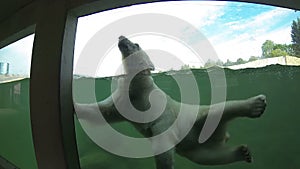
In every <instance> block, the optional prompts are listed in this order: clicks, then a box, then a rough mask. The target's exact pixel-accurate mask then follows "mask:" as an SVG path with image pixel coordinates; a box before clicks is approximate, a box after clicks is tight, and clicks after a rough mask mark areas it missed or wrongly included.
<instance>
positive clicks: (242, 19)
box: [0, 1, 300, 76]
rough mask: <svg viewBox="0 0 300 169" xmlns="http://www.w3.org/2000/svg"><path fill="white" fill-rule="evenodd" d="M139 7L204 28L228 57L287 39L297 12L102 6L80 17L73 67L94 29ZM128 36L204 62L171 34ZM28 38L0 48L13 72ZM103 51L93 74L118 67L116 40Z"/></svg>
mask: <svg viewBox="0 0 300 169" xmlns="http://www.w3.org/2000/svg"><path fill="white" fill-rule="evenodd" d="M143 13H157V14H167V15H171V16H175V17H177V18H180V19H182V20H184V21H186V22H188V23H190V24H192V25H193V26H194V27H196V28H197V29H198V30H199V31H200V32H201V33H203V34H204V36H205V37H206V38H207V39H208V40H209V42H210V44H211V45H212V46H213V48H214V50H215V52H216V53H217V56H218V58H219V59H221V60H222V61H224V62H225V61H226V60H227V59H229V60H231V61H235V60H237V59H238V58H243V59H245V60H247V59H248V58H249V57H250V56H260V55H261V45H262V43H263V42H264V41H266V40H272V41H274V42H275V43H291V37H290V31H291V23H292V21H293V20H295V19H296V18H297V17H300V12H295V11H294V10H289V9H285V8H277V7H273V6H267V5H257V4H250V3H239V2H196V1H192V2H184V1H178V2H161V3H151V4H144V5H134V6H131V7H126V8H120V9H116V10H111V11H105V12H101V13H98V14H94V15H90V16H86V17H82V18H79V22H78V29H77V35H76V44H75V56H74V57H75V67H76V62H77V60H78V58H79V57H80V54H81V52H82V50H83V49H84V47H85V45H86V44H87V43H88V42H89V40H90V39H91V38H92V37H93V36H94V35H95V34H96V33H97V32H98V31H99V30H101V29H103V28H104V27H105V26H107V25H109V24H111V23H114V22H116V21H117V20H119V19H121V18H123V17H128V16H131V15H135V14H143ZM149 22H151V21H149ZM129 27H130V25H129ZM120 34H121V33H120ZM193 38H195V39H196V38H197V36H194V35H192V34H191V39H190V40H191V41H192V40H193ZM133 40H135V41H136V42H137V43H139V44H140V45H141V46H142V47H143V48H148V49H153V48H157V46H155V45H154V44H156V45H157V44H159V45H160V50H165V51H166V52H170V53H172V52H173V54H174V53H175V54H177V55H178V57H181V56H182V58H180V59H182V60H181V61H182V63H183V64H189V65H192V66H195V67H198V66H201V64H203V63H204V62H205V61H202V62H201V63H200V62H199V60H197V59H193V57H192V56H191V57H189V56H187V55H189V54H187V53H189V51H187V49H186V48H180V47H175V46H176V45H177V46H178V45H180V44H179V43H177V42H173V41H172V39H171V40H170V39H166V38H164V39H163V38H161V37H157V36H156V37H155V36H140V37H137V36H135V37H134V38H133ZM32 44H33V36H29V37H27V38H25V39H23V40H20V41H18V42H17V43H15V44H11V45H9V46H7V47H5V48H2V49H1V50H0V62H9V63H10V65H11V70H10V72H11V73H12V74H25V75H29V71H30V60H31V52H32V51H31V50H32ZM190 53H191V52H190ZM108 55H113V57H106V58H105V61H104V63H105V64H103V65H108V66H106V67H105V66H103V65H100V68H99V70H98V72H100V73H98V74H97V76H112V75H114V74H115V73H116V71H117V69H118V68H119V67H120V64H121V57H120V53H119V52H118V50H117V49H116V46H113V47H112V49H109V50H108ZM156 62H157V63H158V62H160V61H159V60H158V61H156ZM154 64H156V63H154ZM174 64H175V63H174ZM176 64H178V65H172V64H171V66H169V67H168V66H166V67H164V68H162V70H163V69H169V68H171V67H174V68H175V69H176V68H179V67H181V65H180V63H176ZM76 71H77V72H75V73H78V74H86V72H85V70H83V69H81V70H80V69H77V70H76ZM91 76H93V75H91Z"/></svg>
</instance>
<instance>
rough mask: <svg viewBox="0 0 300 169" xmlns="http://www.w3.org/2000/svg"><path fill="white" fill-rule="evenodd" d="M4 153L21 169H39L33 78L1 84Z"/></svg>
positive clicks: (1, 148) (0, 141) (0, 144)
mask: <svg viewBox="0 0 300 169" xmlns="http://www.w3.org/2000/svg"><path fill="white" fill-rule="evenodd" d="M0 156H2V157H4V158H5V159H6V160H8V161H10V162H11V163H13V164H14V165H15V166H17V167H19V168H21V169H36V168H37V163H36V159H35V154H34V148H33V142H32V134H31V125H30V113H29V79H24V80H21V81H15V82H10V83H4V84H0Z"/></svg>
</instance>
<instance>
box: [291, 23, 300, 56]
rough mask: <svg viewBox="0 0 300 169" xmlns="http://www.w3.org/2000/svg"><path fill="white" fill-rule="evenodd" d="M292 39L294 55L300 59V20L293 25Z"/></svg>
mask: <svg viewBox="0 0 300 169" xmlns="http://www.w3.org/2000/svg"><path fill="white" fill-rule="evenodd" d="M291 37H292V44H293V45H292V48H293V51H294V54H295V55H296V56H298V57H300V18H297V20H294V21H293V23H292V31H291Z"/></svg>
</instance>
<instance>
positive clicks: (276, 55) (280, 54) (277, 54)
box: [271, 49, 287, 57]
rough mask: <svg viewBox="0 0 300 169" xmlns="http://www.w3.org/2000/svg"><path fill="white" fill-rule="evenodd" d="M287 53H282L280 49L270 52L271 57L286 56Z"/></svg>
mask: <svg viewBox="0 0 300 169" xmlns="http://www.w3.org/2000/svg"><path fill="white" fill-rule="evenodd" d="M286 55H287V53H286V52H285V51H282V50H281V49H275V50H272V52H271V57H279V56H286Z"/></svg>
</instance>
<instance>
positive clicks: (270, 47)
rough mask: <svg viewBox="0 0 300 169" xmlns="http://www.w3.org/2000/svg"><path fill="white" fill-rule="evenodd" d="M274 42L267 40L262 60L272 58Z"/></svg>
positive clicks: (263, 45) (263, 48)
mask: <svg viewBox="0 0 300 169" xmlns="http://www.w3.org/2000/svg"><path fill="white" fill-rule="evenodd" d="M274 46H275V44H274V42H273V41H271V40H266V41H265V42H264V43H263V44H262V47H261V49H262V58H269V57H271V52H272V50H273V49H274Z"/></svg>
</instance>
